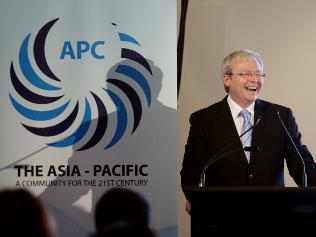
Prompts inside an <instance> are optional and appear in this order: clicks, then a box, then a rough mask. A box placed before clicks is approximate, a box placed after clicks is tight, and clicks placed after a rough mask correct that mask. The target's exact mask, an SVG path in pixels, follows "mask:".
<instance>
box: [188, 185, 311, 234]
mask: <svg viewBox="0 0 316 237" xmlns="http://www.w3.org/2000/svg"><path fill="white" fill-rule="evenodd" d="M184 192H185V195H186V197H187V199H188V200H189V202H190V203H191V208H192V209H191V237H206V236H207V237H211V236H235V235H237V234H238V235H239V234H241V235H243V236H262V235H274V234H281V236H284V235H288V234H294V233H295V234H300V235H301V234H307V233H308V234H316V188H295V187H293V188H279V187H278V188H276V187H260V188H259V187H240V188H238V187H220V188H197V187H187V188H184ZM300 235H299V236H300Z"/></svg>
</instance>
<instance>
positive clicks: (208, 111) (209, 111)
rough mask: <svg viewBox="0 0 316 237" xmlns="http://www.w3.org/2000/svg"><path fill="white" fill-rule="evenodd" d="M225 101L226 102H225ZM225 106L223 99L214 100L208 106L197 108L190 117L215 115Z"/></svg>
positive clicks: (200, 117) (198, 117) (199, 117)
mask: <svg viewBox="0 0 316 237" xmlns="http://www.w3.org/2000/svg"><path fill="white" fill-rule="evenodd" d="M226 103H227V102H226ZM224 107H225V100H221V101H219V102H216V103H214V104H212V105H210V106H207V107H205V108H202V109H199V110H197V111H195V112H193V113H192V114H191V119H202V118H207V117H208V118H209V117H210V116H213V115H215V114H216V113H218V112H220V111H222V110H223V109H224Z"/></svg>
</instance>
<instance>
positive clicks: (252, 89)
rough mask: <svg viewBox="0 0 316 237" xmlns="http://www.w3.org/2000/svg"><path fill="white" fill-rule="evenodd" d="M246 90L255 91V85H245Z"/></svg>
mask: <svg viewBox="0 0 316 237" xmlns="http://www.w3.org/2000/svg"><path fill="white" fill-rule="evenodd" d="M246 90H247V91H252V92H256V91H257V87H256V86H247V87H246Z"/></svg>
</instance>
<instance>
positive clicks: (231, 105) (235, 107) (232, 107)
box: [227, 95, 255, 120]
mask: <svg viewBox="0 0 316 237" xmlns="http://www.w3.org/2000/svg"><path fill="white" fill-rule="evenodd" d="M227 102H228V106H229V108H230V111H231V113H232V116H233V119H234V120H235V119H236V118H237V117H238V116H239V113H240V111H241V110H243V108H241V107H240V106H239V104H237V103H236V102H235V101H233V99H232V98H231V97H230V95H228V97H227ZM246 110H248V111H249V112H250V114H251V117H253V115H254V111H255V101H254V102H252V103H251V105H249V106H248V107H247V108H246Z"/></svg>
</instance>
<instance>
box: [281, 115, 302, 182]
mask: <svg viewBox="0 0 316 237" xmlns="http://www.w3.org/2000/svg"><path fill="white" fill-rule="evenodd" d="M275 111H276V113H277V115H278V118H279V120H280V122H281V124H282V128H283V129H284V131H285V133H286V135H287V136H288V138H289V139H290V141H291V143H292V145H293V147H294V149H295V152H296V154H297V155H298V157H299V158H300V161H301V163H302V167H303V175H302V186H303V187H304V188H306V187H307V175H306V169H305V162H304V159H303V157H302V155H301V153H300V152H299V150H298V149H297V146H296V145H295V143H294V141H293V139H292V137H291V135H290V133H289V131H288V130H287V128H286V126H285V124H284V122H283V120H282V119H281V116H280V112H279V110H277V109H275Z"/></svg>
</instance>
